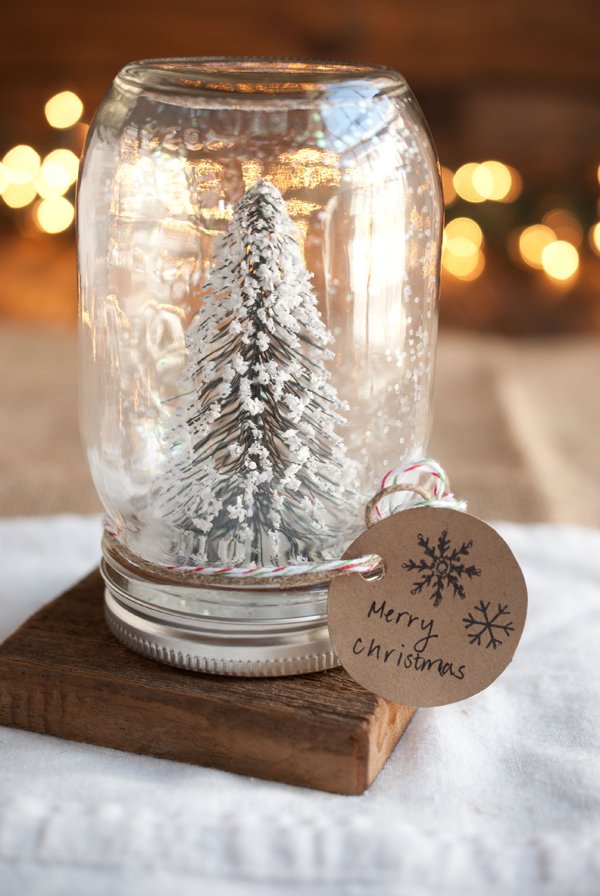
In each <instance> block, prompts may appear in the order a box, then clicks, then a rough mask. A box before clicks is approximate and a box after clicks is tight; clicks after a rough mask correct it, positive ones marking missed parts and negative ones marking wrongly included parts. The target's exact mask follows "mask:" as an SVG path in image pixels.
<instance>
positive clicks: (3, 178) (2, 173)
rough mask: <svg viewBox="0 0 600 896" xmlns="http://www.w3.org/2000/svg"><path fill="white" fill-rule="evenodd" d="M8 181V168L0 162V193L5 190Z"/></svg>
mask: <svg viewBox="0 0 600 896" xmlns="http://www.w3.org/2000/svg"><path fill="white" fill-rule="evenodd" d="M9 183H10V176H9V174H8V168H7V167H6V166H5V165H3V164H2V162H0V193H3V192H4V190H6V188H7V186H8V185H9Z"/></svg>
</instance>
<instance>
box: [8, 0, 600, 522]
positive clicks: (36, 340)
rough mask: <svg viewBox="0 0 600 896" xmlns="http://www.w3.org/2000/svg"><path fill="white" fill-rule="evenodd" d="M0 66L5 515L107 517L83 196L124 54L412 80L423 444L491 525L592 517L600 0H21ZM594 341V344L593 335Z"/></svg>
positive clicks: (595, 515) (599, 249)
mask: <svg viewBox="0 0 600 896" xmlns="http://www.w3.org/2000/svg"><path fill="white" fill-rule="evenodd" d="M2 20H3V31H4V45H3V53H2V56H1V58H0V68H1V70H2V77H1V79H0V99H1V103H0V160H1V162H0V195H1V199H0V272H1V276H0V352H1V354H0V364H1V367H2V381H3V384H4V387H5V388H4V389H3V390H2V399H1V401H2V407H1V410H2V417H1V422H0V468H1V472H2V479H1V483H0V514H2V515H16V514H28V513H46V512H60V511H88V510H96V509H97V507H98V505H97V502H96V498H95V495H94V492H93V489H92V487H91V484H90V481H89V477H88V474H87V470H86V468H85V463H84V460H83V457H82V454H81V449H80V447H79V442H78V436H77V424H76V408H75V404H76V397H75V396H76V362H75V341H74V325H75V320H76V307H77V297H76V271H75V245H74V226H73V217H74V193H75V185H76V179H77V168H78V158H79V155H80V153H81V150H82V147H83V143H84V140H85V135H86V131H87V127H88V124H89V122H90V120H91V117H92V115H93V111H94V109H95V107H96V106H97V105H98V103H99V102H100V100H101V99H102V96H103V94H104V93H105V91H106V90H107V89H108V87H109V85H110V83H111V81H112V79H113V78H114V76H115V74H116V72H117V71H118V70H119V68H121V67H122V65H124V64H125V63H126V62H128V61H130V60H133V59H139V58H144V57H153V56H198V55H229V54H234V55H266V56H269V55H287V56H295V57H303V58H327V59H333V60H352V61H365V62H375V63H380V64H384V65H388V66H391V67H393V68H396V69H398V70H400V71H401V72H402V73H403V74H404V75H405V76H406V78H407V80H408V81H409V83H410V85H411V86H412V88H413V90H414V92H415V94H416V95H417V98H418V100H419V102H420V104H421V106H422V108H423V111H424V113H425V116H426V117H427V119H428V121H429V124H430V127H431V131H432V134H433V137H434V140H435V143H436V145H437V149H438V152H439V156H440V160H441V164H442V173H443V182H444V192H445V203H446V227H445V239H444V252H443V259H442V273H443V276H442V301H441V309H440V319H441V330H442V332H441V340H440V353H439V361H438V385H437V393H436V423H435V428H434V433H433V442H432V451H433V452H435V453H436V455H437V456H438V457H439V458H440V460H441V461H442V462H444V463H445V464H446V465H447V467H448V469H449V471H450V473H451V474H454V482H455V487H456V491H457V492H460V493H461V494H465V495H466V496H467V497H470V498H471V509H472V510H473V512H475V513H479V514H480V515H482V516H486V517H488V518H490V517H504V518H508V519H521V520H522V519H536V520H537V519H541V520H561V519H571V520H573V519H574V520H575V521H580V522H584V523H588V524H591V523H599V522H600V498H599V492H598V489H597V487H596V473H595V467H596V458H597V456H598V452H599V451H600V426H599V424H598V419H599V413H600V404H599V399H598V393H599V391H600V390H598V388H597V386H596V382H597V381H598V379H599V378H600V353H599V350H598V349H599V346H600V337H597V335H596V334H598V333H600V99H599V86H600V53H599V50H598V48H599V46H600V14H599V12H598V6H597V3H595V2H593V0H570V2H567V0H556V2H553V3H548V2H542V0H503V2H495V0H492V2H489V3H485V4H483V3H481V2H480V0H457V2H455V3H453V4H451V5H449V4H447V3H442V2H441V0H426V2H422V0H421V2H417V0H410V2H407V0H325V2H323V0H319V2H317V0H287V2H284V3H282V2H275V0H255V2H253V3H250V2H244V0H228V2H224V0H221V2H215V0H198V2H195V3H191V2H184V0H171V2H169V3H168V4H165V3H158V2H155V0H148V2H145V3H143V4H142V3H138V2H132V3H126V4H123V3H116V2H114V0H105V2H104V3H103V4H88V5H84V4H76V3H72V2H68V0H54V2H53V3H52V4H46V3H42V2H40V0H31V2H29V3H28V4H27V5H25V4H24V5H22V6H19V5H18V4H14V3H13V4H10V5H9V6H8V7H7V8H6V9H5V11H4V12H3V17H2ZM597 339H598V341H597Z"/></svg>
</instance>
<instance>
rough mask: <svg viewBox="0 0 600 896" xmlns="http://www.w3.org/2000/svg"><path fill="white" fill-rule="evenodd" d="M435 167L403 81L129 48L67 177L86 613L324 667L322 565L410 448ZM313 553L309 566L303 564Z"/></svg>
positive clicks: (213, 646) (416, 434)
mask: <svg viewBox="0 0 600 896" xmlns="http://www.w3.org/2000/svg"><path fill="white" fill-rule="evenodd" d="M441 227H442V202H441V186H440V179H439V168H438V163H437V160H436V156H435V151H434V149H433V147H432V143H431V139H430V137H429V133H428V130H427V126H426V124H425V122H424V119H423V116H422V114H421V112H420V110H419V108H418V106H417V103H416V101H415V99H414V96H413V94H412V93H411V91H410V89H409V87H408V85H407V83H406V81H405V80H404V78H403V77H402V76H401V75H399V74H398V73H396V72H394V71H391V70H389V69H386V68H382V67H379V66H370V65H353V64H342V63H317V62H301V61H290V60H283V59H231V58H199V59H163V60H147V61H142V62H136V63H132V64H130V65H127V66H126V67H125V68H124V69H123V70H122V71H121V72H120V73H119V74H118V76H117V77H116V79H115V81H114V84H113V85H112V87H111V89H110V91H109V93H108V95H107V96H106V98H105V99H104V101H103V103H102V104H101V106H100V108H99V110H98V112H97V114H96V117H95V119H94V122H93V124H92V127H91V128H90V132H89V135H88V140H87V145H86V150H85V154H84V160H83V165H82V173H81V177H80V183H79V194H78V253H79V285H80V313H79V326H80V384H81V388H80V395H81V429H82V434H83V440H84V443H85V446H86V450H87V456H88V461H89V465H90V469H91V472H92V476H93V479H94V482H95V486H96V488H97V491H98V494H99V496H100V499H101V501H102V503H103V506H104V508H105V514H106V532H105V536H104V541H103V561H102V573H103V576H104V580H105V583H106V593H105V602H106V618H107V621H108V624H109V626H110V628H111V630H112V631H113V633H114V634H115V635H116V636H117V637H118V638H119V639H120V640H121V641H123V642H124V643H125V644H127V645H128V646H130V647H131V648H132V649H134V650H136V651H138V652H141V653H143V654H145V655H147V656H150V657H153V658H155V659H158V660H162V661H163V662H167V663H170V664H172V665H176V666H182V667H185V668H189V669H193V670H197V671H201V672H213V673H218V674H229V675H257V676H259V675H286V674H297V673H303V672H309V671H317V670H321V669H326V668H329V667H331V666H333V665H335V664H336V658H335V655H334V653H333V651H332V648H331V645H330V642H329V638H328V632H327V582H326V580H325V579H324V578H323V579H322V580H321V581H319V577H318V575H316V576H315V575H313V576H312V578H311V577H310V576H309V577H307V576H304V577H303V578H301V579H300V580H297V579H293V578H292V579H290V578H285V577H282V576H281V575H279V574H280V573H281V572H282V571H283V570H288V569H290V568H293V569H296V568H297V569H298V570H307V569H311V568H313V569H316V568H320V567H318V564H323V563H327V562H329V561H334V560H336V559H338V558H340V557H341V556H342V554H343V552H344V550H345V549H346V548H347V547H348V545H349V544H350V543H351V542H352V541H353V539H354V538H356V536H357V535H358V534H360V532H361V531H362V530H363V529H364V509H365V505H366V504H367V503H368V501H369V499H370V498H372V496H373V494H374V493H375V492H377V490H378V488H379V487H380V484H381V480H382V476H383V475H384V474H385V473H386V472H387V471H388V470H390V468H394V467H396V466H397V465H398V464H399V463H401V462H402V461H405V460H406V459H407V458H410V457H414V456H418V455H421V454H423V452H424V450H425V447H426V442H427V437H428V431H429V425H430V397H431V388H432V372H433V363H434V346H435V335H436V308H437V297H438V289H439V259H440V245H441ZM315 564H317V566H316V567H315V566H314V565H315Z"/></svg>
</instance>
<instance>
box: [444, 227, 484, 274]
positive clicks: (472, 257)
mask: <svg viewBox="0 0 600 896" xmlns="http://www.w3.org/2000/svg"><path fill="white" fill-rule="evenodd" d="M442 266H443V268H444V270H445V271H447V272H448V273H449V274H452V276H453V277H456V278H457V279H458V280H467V281H469V280H476V279H477V278H478V277H479V276H481V274H482V273H483V270H484V268H485V256H484V254H483V231H482V230H481V227H480V226H479V224H478V223H477V222H476V221H473V219H472V218H454V219H453V220H452V221H449V222H448V224H447V225H446V227H445V228H444V240H443V251H442Z"/></svg>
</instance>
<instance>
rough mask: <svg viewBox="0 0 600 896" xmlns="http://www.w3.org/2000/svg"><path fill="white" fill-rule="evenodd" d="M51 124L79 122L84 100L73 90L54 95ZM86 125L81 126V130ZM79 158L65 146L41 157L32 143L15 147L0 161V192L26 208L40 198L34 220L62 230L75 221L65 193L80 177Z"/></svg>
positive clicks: (66, 125) (49, 104) (61, 125)
mask: <svg viewBox="0 0 600 896" xmlns="http://www.w3.org/2000/svg"><path fill="white" fill-rule="evenodd" d="M44 112H45V115H46V118H47V120H48V123H49V124H50V125H51V126H52V127H54V128H59V129H65V128H71V127H74V126H75V125H77V123H78V122H79V120H80V118H81V116H82V114H83V103H82V102H81V100H80V99H79V97H78V96H77V94H75V93H73V92H72V91H70V90H65V91H62V92H61V93H57V94H56V95H55V96H53V97H51V98H50V99H49V100H48V102H47V103H46V105H45V107H44ZM83 127H85V126H84V125H78V138H79V139H81V134H80V133H79V131H80V130H81V128H83ZM78 171H79V159H78V158H77V156H76V155H75V153H74V152H73V151H72V150H70V149H66V148H60V149H54V150H52V151H51V152H49V153H48V154H47V155H46V156H45V158H44V159H43V160H42V159H41V157H40V155H39V153H38V152H36V150H35V149H34V148H33V147H32V146H27V145H25V144H19V145H18V146H13V148H12V149H10V150H9V151H8V152H7V153H6V154H5V156H4V158H3V159H2V162H1V163H0V195H1V196H2V200H3V201H4V203H5V205H7V206H8V207H9V208H14V209H24V208H26V207H27V206H29V205H31V203H33V202H34V201H35V200H36V198H37V197H39V198H40V200H41V201H40V202H38V203H37V204H36V206H35V209H34V213H33V220H34V223H35V224H36V226H37V227H38V228H39V229H40V230H42V231H43V232H45V233H60V232H62V231H63V230H67V228H68V227H70V226H71V224H72V223H73V218H74V216H75V209H74V207H73V203H72V202H71V201H70V200H69V199H67V198H66V197H65V195H64V194H65V193H66V192H67V191H68V190H69V189H70V188H71V187H72V186H73V184H74V183H75V181H76V180H77V174H78Z"/></svg>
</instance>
